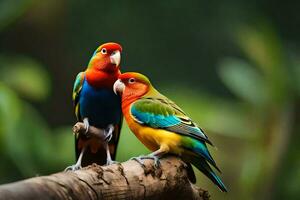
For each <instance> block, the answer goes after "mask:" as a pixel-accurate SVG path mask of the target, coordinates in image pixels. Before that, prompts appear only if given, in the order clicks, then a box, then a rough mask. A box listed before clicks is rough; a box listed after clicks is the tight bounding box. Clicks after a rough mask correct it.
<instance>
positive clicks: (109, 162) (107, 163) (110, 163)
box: [106, 160, 120, 165]
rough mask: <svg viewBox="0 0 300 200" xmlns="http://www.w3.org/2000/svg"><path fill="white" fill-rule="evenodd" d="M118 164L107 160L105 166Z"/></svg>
mask: <svg viewBox="0 0 300 200" xmlns="http://www.w3.org/2000/svg"><path fill="white" fill-rule="evenodd" d="M119 163H120V162H118V161H116V160H107V161H106V165H113V164H119Z"/></svg>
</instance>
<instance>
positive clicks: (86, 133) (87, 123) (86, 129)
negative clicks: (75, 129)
mask: <svg viewBox="0 0 300 200" xmlns="http://www.w3.org/2000/svg"><path fill="white" fill-rule="evenodd" d="M83 124H84V129H85V135H86V136H88V132H89V128H90V123H89V120H88V118H84V119H83Z"/></svg>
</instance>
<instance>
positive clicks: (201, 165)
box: [192, 157, 227, 192]
mask: <svg viewBox="0 0 300 200" xmlns="http://www.w3.org/2000/svg"><path fill="white" fill-rule="evenodd" d="M192 164H194V165H195V166H196V167H197V168H198V169H199V170H200V171H201V172H202V173H204V174H205V175H206V176H207V177H208V178H209V179H210V180H211V181H212V182H213V183H214V184H216V185H217V186H218V187H219V188H220V190H221V191H222V192H227V188H226V186H225V185H224V183H223V182H222V180H221V179H220V177H219V176H218V175H216V174H215V172H214V171H213V170H212V169H211V167H210V166H209V164H208V163H207V162H206V161H205V160H204V159H203V158H199V157H194V158H192Z"/></svg>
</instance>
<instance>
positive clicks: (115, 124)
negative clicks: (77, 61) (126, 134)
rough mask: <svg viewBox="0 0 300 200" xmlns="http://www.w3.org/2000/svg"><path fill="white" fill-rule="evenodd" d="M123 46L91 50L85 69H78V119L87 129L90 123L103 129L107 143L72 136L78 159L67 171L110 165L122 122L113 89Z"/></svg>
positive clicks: (76, 111) (75, 94)
mask: <svg viewBox="0 0 300 200" xmlns="http://www.w3.org/2000/svg"><path fill="white" fill-rule="evenodd" d="M121 52H122V47H121V46H120V45H119V44H117V43H112V42H110V43H106V44H103V45H101V46H100V47H98V48H97V49H96V51H95V52H94V54H93V56H92V58H91V60H90V62H89V64H88V67H87V69H86V70H85V71H84V72H80V73H79V74H78V75H77V77H76V80H75V83H74V88H73V102H74V108H75V114H76V117H77V120H78V121H82V122H83V123H84V125H85V128H86V133H87V132H88V129H89V126H90V125H91V126H95V127H97V128H101V129H103V130H104V133H105V134H106V142H104V145H103V141H99V139H95V138H92V137H88V136H87V135H81V136H75V151H76V159H77V162H76V164H75V165H72V166H70V167H68V168H67V169H66V170H76V169H79V168H81V167H82V166H87V165H89V164H92V163H97V164H99V165H103V164H111V163H112V162H113V159H115V155H116V148H117V144H118V140H119V134H120V129H121V125H122V119H123V116H122V110H121V98H120V96H118V95H116V94H115V93H114V92H113V84H114V82H115V81H116V80H117V79H118V76H119V74H120V70H119V64H120V61H121Z"/></svg>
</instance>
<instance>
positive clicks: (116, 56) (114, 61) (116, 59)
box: [110, 50, 121, 67]
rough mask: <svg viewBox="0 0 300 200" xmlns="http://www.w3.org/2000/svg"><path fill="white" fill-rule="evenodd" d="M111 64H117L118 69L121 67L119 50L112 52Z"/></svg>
mask: <svg viewBox="0 0 300 200" xmlns="http://www.w3.org/2000/svg"><path fill="white" fill-rule="evenodd" d="M110 62H111V63H112V64H115V65H116V67H118V66H119V65H120V62H121V52H120V51H119V50H116V51H114V52H112V54H111V55H110Z"/></svg>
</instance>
